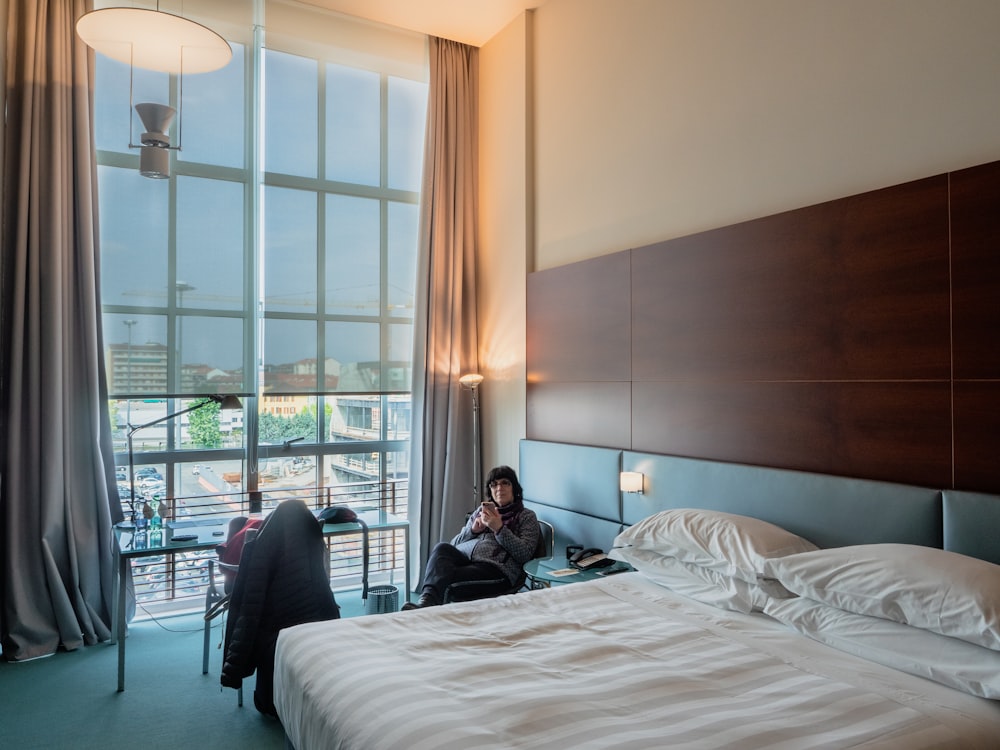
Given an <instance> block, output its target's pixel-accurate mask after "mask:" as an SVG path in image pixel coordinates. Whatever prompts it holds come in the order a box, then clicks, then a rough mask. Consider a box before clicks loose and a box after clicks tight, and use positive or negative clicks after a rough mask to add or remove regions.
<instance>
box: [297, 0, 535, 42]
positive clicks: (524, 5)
mask: <svg viewBox="0 0 1000 750" xmlns="http://www.w3.org/2000/svg"><path fill="white" fill-rule="evenodd" d="M303 1H304V2H306V3H308V4H310V5H317V6H319V7H321V8H329V9H330V10H334V11H337V12H338V13H345V14H347V15H350V16H357V17H359V18H367V19H368V20H371V21H378V22H379V23H384V24H389V25H390V26H398V27H400V28H404V29H410V30H411V31H419V32H420V33H422V34H429V35H431V36H439V37H442V38H444V39H452V40H454V41H457V42H463V43H465V44H470V45H472V46H474V47H481V46H482V45H484V44H485V43H486V42H487V41H489V39H490V38H491V37H492V36H493V35H494V34H496V33H497V32H498V31H500V30H501V29H502V28H504V27H505V26H506V25H507V24H509V23H510V22H511V21H512V20H514V19H515V18H517V16H518V15H519V14H520V13H521V12H522V11H524V10H526V9H528V8H537V7H538V6H540V5H542V4H543V3H544V2H545V0H303Z"/></svg>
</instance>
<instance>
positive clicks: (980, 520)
mask: <svg viewBox="0 0 1000 750" xmlns="http://www.w3.org/2000/svg"><path fill="white" fill-rule="evenodd" d="M944 548H945V549H950V550H952V551H953V552H961V553H962V554H963V555H969V556H970V557H978V558H980V559H982V560H989V561H990V562H992V563H996V564H997V565H1000V497H998V496H997V495H983V494H980V493H977V492H960V491H958V490H945V491H944Z"/></svg>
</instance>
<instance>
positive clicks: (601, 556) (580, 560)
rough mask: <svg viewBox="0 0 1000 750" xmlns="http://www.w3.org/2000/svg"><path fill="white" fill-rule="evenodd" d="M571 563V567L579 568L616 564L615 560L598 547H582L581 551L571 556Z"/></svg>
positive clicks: (603, 566) (589, 568) (586, 568)
mask: <svg viewBox="0 0 1000 750" xmlns="http://www.w3.org/2000/svg"><path fill="white" fill-rule="evenodd" d="M569 564H570V567H573V568H576V569H577V570H596V569H597V568H606V567H608V566H609V565H614V564H615V561H614V560H612V559H611V558H610V557H608V556H607V555H606V554H605V553H604V552H603V551H602V550H599V549H597V547H590V548H588V549H582V550H580V551H579V552H574V553H573V555H572V556H571V557H570V558H569Z"/></svg>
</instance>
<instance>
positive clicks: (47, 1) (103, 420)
mask: <svg viewBox="0 0 1000 750" xmlns="http://www.w3.org/2000/svg"><path fill="white" fill-rule="evenodd" d="M89 4H90V3H89V2H86V1H85V0H16V1H15V2H11V3H9V6H8V16H7V23H8V28H7V32H8V34H7V41H8V44H7V49H6V60H5V64H6V91H5V95H6V127H5V134H4V135H5V139H4V170H3V180H4V185H3V236H2V256H0V281H2V289H0V300H2V308H0V319H2V320H0V478H2V481H0V594H2V601H3V609H2V615H0V617H2V622H0V635H2V643H3V655H4V657H5V658H6V659H8V660H15V659H28V658H32V657H36V656H42V655H45V654H50V653H53V652H54V651H56V650H57V649H58V648H59V647H62V648H65V649H75V648H78V647H79V646H81V645H84V644H91V643H95V642H97V641H101V640H107V639H108V638H109V637H110V630H109V623H110V619H111V618H110V611H111V604H110V603H111V591H112V583H113V575H114V570H113V554H112V545H113V535H112V532H111V529H112V524H113V522H114V521H116V520H119V519H118V517H117V516H120V513H121V510H120V507H119V504H118V499H117V497H114V496H112V495H111V494H110V493H115V492H116V490H115V489H112V488H114V487H115V484H114V466H113V461H114V458H113V451H112V444H111V428H110V423H109V417H108V412H107V407H106V405H107V384H106V381H105V373H104V363H103V359H102V355H101V352H102V351H103V345H102V333H101V318H100V299H99V287H98V271H99V262H98V247H97V205H96V195H97V187H96V184H97V183H96V171H95V160H94V150H93V148H94V147H93V138H92V135H91V128H92V117H91V109H92V102H91V95H90V76H91V71H92V67H91V66H90V65H89V64H88V51H87V48H86V47H85V46H84V45H83V43H82V42H81V41H79V39H78V38H77V36H76V33H75V22H76V19H77V18H78V17H79V16H80V15H81V14H82V13H84V12H85V11H86V10H87V9H88V8H87V6H88V5H89ZM112 501H113V502H112ZM112 508H114V510H113V509H112Z"/></svg>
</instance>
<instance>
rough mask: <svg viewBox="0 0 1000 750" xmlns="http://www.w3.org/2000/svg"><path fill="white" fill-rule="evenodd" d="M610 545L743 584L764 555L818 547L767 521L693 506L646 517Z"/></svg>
mask: <svg viewBox="0 0 1000 750" xmlns="http://www.w3.org/2000/svg"><path fill="white" fill-rule="evenodd" d="M612 546H613V547H632V548H635V549H645V550H655V551H657V552H659V553H660V554H661V555H666V556H668V557H675V558H677V559H678V560H680V561H681V562H685V563H689V564H691V565H699V566H701V567H703V568H709V569H711V570H715V571H717V572H719V573H722V574H723V575H726V576H732V577H734V578H739V579H741V580H743V581H746V582H747V583H756V582H757V579H758V577H759V576H760V574H761V573H762V572H763V570H764V560H765V559H766V558H768V557H778V556H782V555H790V554H793V553H796V552H806V551H809V550H815V549H817V547H816V545H815V544H813V543H812V542H810V541H808V540H806V539H803V538H802V537H800V536H796V535H795V534H792V533H791V532H790V531H786V530H785V529H783V528H781V527H780V526H775V525H774V524H772V523H768V522H767V521H761V520H760V519H757V518H750V517H748V516H740V515H736V514H733V513H723V512H721V511H714V510H697V509H693V508H680V509H676V510H664V511H661V512H659V513H655V514H653V515H651V516H648V517H646V518H644V519H642V520H641V521H639V522H638V523H636V524H634V525H633V526H630V527H629V528H627V529H625V530H624V531H622V532H621V533H620V534H619V535H618V536H617V537H615V541H614V544H613V545H612Z"/></svg>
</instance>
